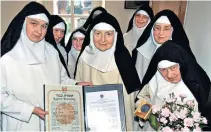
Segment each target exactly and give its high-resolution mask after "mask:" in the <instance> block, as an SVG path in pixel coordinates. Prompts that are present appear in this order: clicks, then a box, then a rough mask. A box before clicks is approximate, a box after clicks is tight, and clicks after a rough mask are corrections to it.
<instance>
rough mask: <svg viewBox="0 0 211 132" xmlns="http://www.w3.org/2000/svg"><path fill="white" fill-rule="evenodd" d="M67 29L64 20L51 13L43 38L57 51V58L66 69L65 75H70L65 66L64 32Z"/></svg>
mask: <svg viewBox="0 0 211 132" xmlns="http://www.w3.org/2000/svg"><path fill="white" fill-rule="evenodd" d="M66 31H67V25H66V23H65V21H64V20H63V19H62V18H61V17H60V16H58V15H51V16H50V18H49V26H48V31H47V33H46V36H45V40H46V41H47V42H49V43H50V44H52V45H53V47H54V48H55V49H56V50H57V51H58V53H59V58H60V61H61V63H62V65H63V66H64V68H65V70H66V71H67V75H68V76H69V77H70V74H69V71H68V68H67V58H68V56H67V52H66V50H65V43H64V41H65V34H66Z"/></svg>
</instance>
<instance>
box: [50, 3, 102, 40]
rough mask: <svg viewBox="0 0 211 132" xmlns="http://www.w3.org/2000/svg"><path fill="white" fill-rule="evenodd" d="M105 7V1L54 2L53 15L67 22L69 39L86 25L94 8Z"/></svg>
mask: <svg viewBox="0 0 211 132" xmlns="http://www.w3.org/2000/svg"><path fill="white" fill-rule="evenodd" d="M104 5H105V4H104V0H98V1H96V0H53V14H55V15H59V16H61V17H62V18H63V19H64V20H65V22H66V24H67V34H66V36H67V37H66V38H67V39H68V38H69V36H70V34H71V32H72V31H73V30H74V29H76V28H78V27H80V26H82V25H83V24H84V23H85V21H86V19H87V18H88V16H89V14H90V13H91V11H92V9H93V8H95V7H97V6H102V7H104Z"/></svg>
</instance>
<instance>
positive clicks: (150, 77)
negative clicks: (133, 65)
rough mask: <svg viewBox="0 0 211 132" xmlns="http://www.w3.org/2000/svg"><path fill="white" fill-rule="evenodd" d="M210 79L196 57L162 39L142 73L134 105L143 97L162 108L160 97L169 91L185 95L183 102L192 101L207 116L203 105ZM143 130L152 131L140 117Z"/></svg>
mask: <svg viewBox="0 0 211 132" xmlns="http://www.w3.org/2000/svg"><path fill="white" fill-rule="evenodd" d="M210 85H211V82H210V79H209V77H208V75H207V74H206V72H205V71H204V70H203V69H202V68H201V66H200V65H199V64H198V63H197V62H196V61H195V59H194V58H193V57H192V56H191V55H190V54H188V52H186V51H185V50H184V49H183V48H182V47H181V46H179V45H177V44H175V43H173V42H172V41H166V42H164V44H163V46H161V47H160V48H158V49H157V51H156V53H155V54H154V56H153V58H152V60H151V62H150V64H149V68H148V69H147V72H146V74H145V76H144V79H143V82H142V86H143V88H142V89H141V90H140V92H139V94H138V95H137V98H136V106H138V105H139V103H140V102H141V101H142V100H146V101H148V102H149V103H151V104H153V105H156V106H158V107H161V106H162V104H163V99H164V98H165V99H166V100H168V99H169V94H170V93H174V94H175V95H176V96H179V95H185V96H186V98H185V99H184V101H188V100H193V101H194V103H195V108H194V109H195V110H199V112H201V113H202V115H203V116H205V117H208V115H209V114H210V110H209V112H208V111H207V110H208V109H207V107H206V104H207V102H208V97H209V93H210ZM140 125H143V130H144V131H149V130H153V129H152V128H151V127H150V125H149V123H148V122H146V123H145V124H143V122H142V121H141V120H140Z"/></svg>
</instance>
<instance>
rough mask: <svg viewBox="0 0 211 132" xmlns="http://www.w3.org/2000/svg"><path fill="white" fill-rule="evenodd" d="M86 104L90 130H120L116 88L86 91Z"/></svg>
mask: <svg viewBox="0 0 211 132" xmlns="http://www.w3.org/2000/svg"><path fill="white" fill-rule="evenodd" d="M86 105H87V121H88V127H89V128H90V129H91V131H99V132H102V131H106V132H110V131H115V132H118V131H122V130H121V121H120V111H119V99H118V92H117V90H112V91H100V92H91V93H86Z"/></svg>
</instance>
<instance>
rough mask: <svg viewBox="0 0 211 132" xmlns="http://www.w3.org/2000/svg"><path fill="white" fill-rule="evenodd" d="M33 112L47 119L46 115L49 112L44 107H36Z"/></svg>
mask: <svg viewBox="0 0 211 132" xmlns="http://www.w3.org/2000/svg"><path fill="white" fill-rule="evenodd" d="M32 113H33V114H35V115H37V116H39V117H40V118H42V119H45V115H47V114H48V112H47V111H44V110H43V109H41V108H40V107H34V110H33V112H32Z"/></svg>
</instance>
